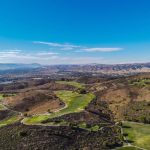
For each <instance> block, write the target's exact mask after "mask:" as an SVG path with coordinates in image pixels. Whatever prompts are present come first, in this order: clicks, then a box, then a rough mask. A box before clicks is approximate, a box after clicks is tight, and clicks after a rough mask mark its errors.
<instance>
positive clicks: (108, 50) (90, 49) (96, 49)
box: [83, 47, 123, 52]
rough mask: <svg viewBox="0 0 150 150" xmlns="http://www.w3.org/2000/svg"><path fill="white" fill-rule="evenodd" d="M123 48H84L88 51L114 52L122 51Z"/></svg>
mask: <svg viewBox="0 0 150 150" xmlns="http://www.w3.org/2000/svg"><path fill="white" fill-rule="evenodd" d="M122 49H123V48H101V47H97V48H85V49H83V50H85V51H88V52H114V51H120V50H122Z"/></svg>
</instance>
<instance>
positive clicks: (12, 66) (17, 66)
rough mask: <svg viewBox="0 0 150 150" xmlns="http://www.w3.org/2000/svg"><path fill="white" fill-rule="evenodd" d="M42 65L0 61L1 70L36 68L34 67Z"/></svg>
mask: <svg viewBox="0 0 150 150" xmlns="http://www.w3.org/2000/svg"><path fill="white" fill-rule="evenodd" d="M39 67H41V65H40V64H36V63H34V64H15V63H10V64H7V63H6V64H5V63H0V71H4V70H16V69H32V68H33V69H34V68H39Z"/></svg>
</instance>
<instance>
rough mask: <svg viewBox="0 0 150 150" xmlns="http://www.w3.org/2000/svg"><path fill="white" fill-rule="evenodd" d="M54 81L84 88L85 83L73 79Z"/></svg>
mask: <svg viewBox="0 0 150 150" xmlns="http://www.w3.org/2000/svg"><path fill="white" fill-rule="evenodd" d="M56 83H59V84H66V85H72V86H74V87H76V88H80V89H82V88H85V85H84V84H82V83H79V82H75V81H56Z"/></svg>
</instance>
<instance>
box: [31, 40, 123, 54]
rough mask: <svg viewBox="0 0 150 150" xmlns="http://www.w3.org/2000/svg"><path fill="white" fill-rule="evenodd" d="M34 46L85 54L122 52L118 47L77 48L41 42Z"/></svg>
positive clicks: (66, 44)
mask: <svg viewBox="0 0 150 150" xmlns="http://www.w3.org/2000/svg"><path fill="white" fill-rule="evenodd" d="M33 43H34V44H44V45H48V46H50V47H56V48H58V50H73V51H75V52H77V51H78V52H79V51H80V52H81V51H86V52H115V51H120V50H123V48H118V47H86V46H81V45H80V46H79V45H78V46H77V45H72V44H68V43H65V44H60V43H52V42H42V41H35V42H33Z"/></svg>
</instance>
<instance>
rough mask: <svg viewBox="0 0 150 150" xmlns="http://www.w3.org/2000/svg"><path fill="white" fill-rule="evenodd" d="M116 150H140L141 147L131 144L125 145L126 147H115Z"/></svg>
mask: <svg viewBox="0 0 150 150" xmlns="http://www.w3.org/2000/svg"><path fill="white" fill-rule="evenodd" d="M116 150H141V149H139V148H136V147H132V146H127V147H121V148H117V149H116Z"/></svg>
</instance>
